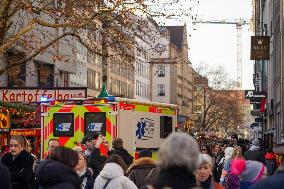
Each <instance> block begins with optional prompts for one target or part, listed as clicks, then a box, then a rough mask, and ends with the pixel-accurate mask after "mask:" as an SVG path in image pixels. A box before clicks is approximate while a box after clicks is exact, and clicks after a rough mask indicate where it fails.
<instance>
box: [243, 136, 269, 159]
mask: <svg viewBox="0 0 284 189" xmlns="http://www.w3.org/2000/svg"><path fill="white" fill-rule="evenodd" d="M244 157H245V159H246V160H252V161H259V162H261V163H263V164H264V163H265V159H264V152H263V151H262V150H261V149H260V144H259V140H258V139H254V140H253V141H252V145H251V147H250V148H249V150H248V151H247V152H245V153H244Z"/></svg>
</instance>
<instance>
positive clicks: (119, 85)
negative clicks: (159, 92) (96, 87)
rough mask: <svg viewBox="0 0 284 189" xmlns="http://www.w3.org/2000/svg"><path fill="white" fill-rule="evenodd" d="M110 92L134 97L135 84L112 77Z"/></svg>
mask: <svg viewBox="0 0 284 189" xmlns="http://www.w3.org/2000/svg"><path fill="white" fill-rule="evenodd" d="M110 93H111V94H113V95H119V96H122V97H127V98H133V97H134V94H133V86H132V85H131V84H127V83H126V82H124V81H120V80H118V79H114V78H110Z"/></svg>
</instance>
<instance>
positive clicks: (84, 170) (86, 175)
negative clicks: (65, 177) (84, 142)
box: [73, 149, 95, 189]
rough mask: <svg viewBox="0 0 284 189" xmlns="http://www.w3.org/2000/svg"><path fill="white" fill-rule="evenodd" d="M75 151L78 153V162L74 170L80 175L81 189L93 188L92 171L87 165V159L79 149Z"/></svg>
mask: <svg viewBox="0 0 284 189" xmlns="http://www.w3.org/2000/svg"><path fill="white" fill-rule="evenodd" d="M73 150H74V149H73ZM77 153H78V155H79V162H78V164H77V165H76V167H75V170H76V172H77V174H78V175H79V177H80V181H81V189H93V187H94V182H95V180H94V179H93V173H92V171H91V170H90V168H88V167H87V161H86V158H85V156H84V154H83V153H82V152H80V151H79V152H78V151H77Z"/></svg>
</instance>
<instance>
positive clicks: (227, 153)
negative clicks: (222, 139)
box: [219, 147, 234, 186]
mask: <svg viewBox="0 0 284 189" xmlns="http://www.w3.org/2000/svg"><path fill="white" fill-rule="evenodd" d="M233 153H234V148H233V147H227V148H226V149H225V157H224V158H222V160H221V161H220V163H219V164H223V170H222V175H221V178H220V184H222V185H223V186H225V183H226V176H227V174H228V171H229V170H230V165H231V159H232V156H233Z"/></svg>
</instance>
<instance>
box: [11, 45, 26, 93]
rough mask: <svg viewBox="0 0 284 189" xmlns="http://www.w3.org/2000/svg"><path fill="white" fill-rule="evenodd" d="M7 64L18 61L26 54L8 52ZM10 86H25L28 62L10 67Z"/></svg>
mask: <svg viewBox="0 0 284 189" xmlns="http://www.w3.org/2000/svg"><path fill="white" fill-rule="evenodd" d="M6 56H7V64H11V63H13V62H17V61H19V60H22V59H24V54H22V53H20V54H14V53H13V52H9V50H8V51H7V52H6ZM7 75H8V87H25V86H26V64H25V63H23V64H21V65H18V66H13V67H12V68H10V69H8V71H7Z"/></svg>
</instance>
